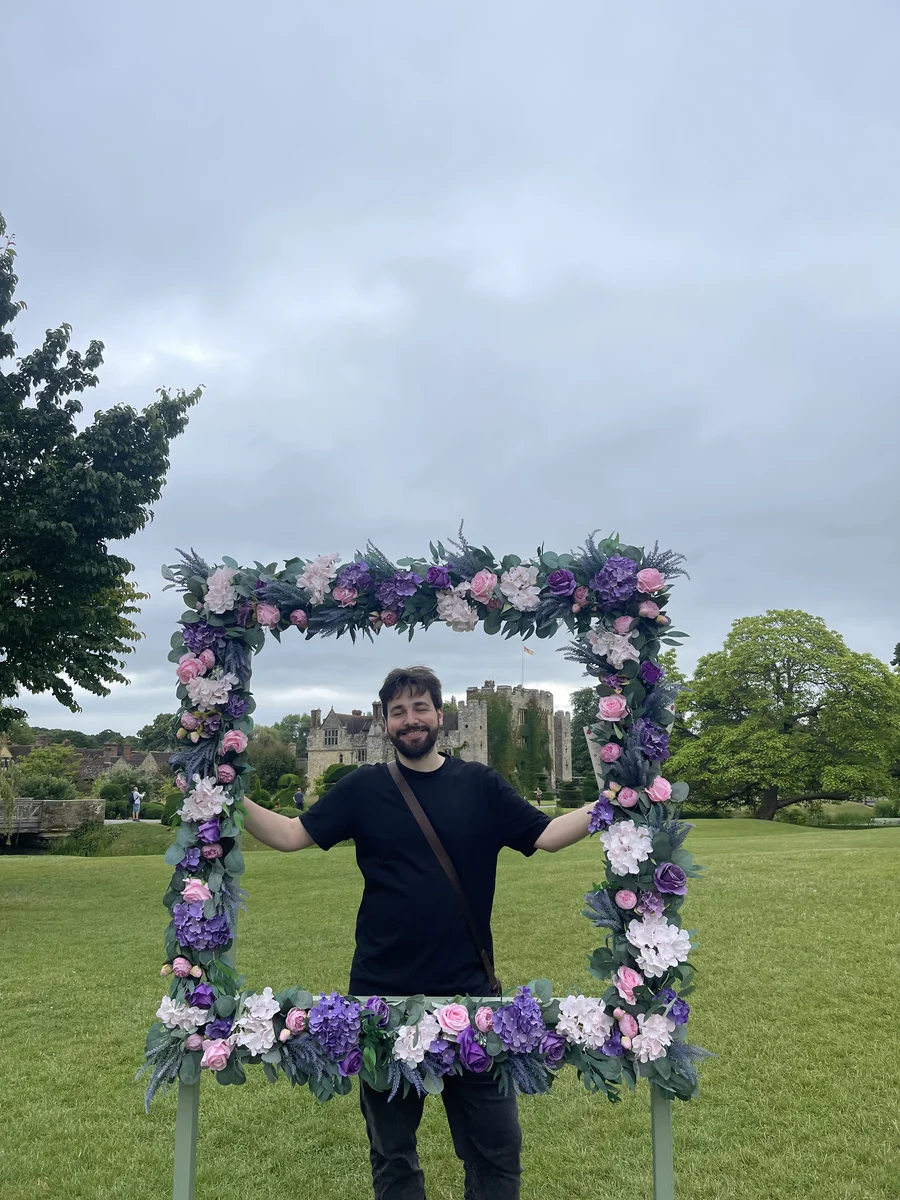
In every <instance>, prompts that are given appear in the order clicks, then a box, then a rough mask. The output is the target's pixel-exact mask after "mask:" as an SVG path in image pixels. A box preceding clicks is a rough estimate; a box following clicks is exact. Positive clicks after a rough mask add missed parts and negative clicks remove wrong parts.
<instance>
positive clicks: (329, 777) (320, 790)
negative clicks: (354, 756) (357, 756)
mask: <svg viewBox="0 0 900 1200" xmlns="http://www.w3.org/2000/svg"><path fill="white" fill-rule="evenodd" d="M357 766H358V763H332V764H331V766H330V767H326V768H325V770H324V771H323V773H322V774H321V775H319V776H318V778H317V779H316V780H315V782H314V784H313V787H314V788H315V792H316V795H317V796H324V795H325V793H326V792H327V791H328V790H329V789H330V788H333V787H334V785H335V784H336V783H337V781H338V780H339V779H343V778H344V776H345V775H349V774H350V772H351V771H355V770H356V769H357Z"/></svg>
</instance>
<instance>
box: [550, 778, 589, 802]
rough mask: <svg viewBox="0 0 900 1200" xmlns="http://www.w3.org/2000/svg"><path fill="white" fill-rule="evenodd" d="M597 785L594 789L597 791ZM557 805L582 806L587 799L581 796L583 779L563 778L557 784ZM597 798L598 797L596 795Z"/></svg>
mask: <svg viewBox="0 0 900 1200" xmlns="http://www.w3.org/2000/svg"><path fill="white" fill-rule="evenodd" d="M596 790H597V789H596V787H595V788H594V791H595V792H596ZM556 794H557V805H558V807H559V808H564V809H570V808H581V806H582V804H584V803H585V801H584V800H583V799H582V798H581V781H580V780H577V779H570V780H565V779H563V780H561V781H560V782H558V783H557V785H556ZM595 798H596V797H595Z"/></svg>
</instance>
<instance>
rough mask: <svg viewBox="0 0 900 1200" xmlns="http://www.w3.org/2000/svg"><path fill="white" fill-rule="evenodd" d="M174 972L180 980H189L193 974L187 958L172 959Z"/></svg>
mask: <svg viewBox="0 0 900 1200" xmlns="http://www.w3.org/2000/svg"><path fill="white" fill-rule="evenodd" d="M172 970H173V971H174V972H175V974H176V975H177V976H178V978H179V979H187V977H188V975H190V973H191V964H190V963H189V962H188V960H187V959H186V958H174V959H172Z"/></svg>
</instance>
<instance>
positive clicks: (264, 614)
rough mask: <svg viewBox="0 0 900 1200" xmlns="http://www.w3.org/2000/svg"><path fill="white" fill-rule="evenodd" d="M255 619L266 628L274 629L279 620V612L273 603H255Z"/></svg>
mask: <svg viewBox="0 0 900 1200" xmlns="http://www.w3.org/2000/svg"><path fill="white" fill-rule="evenodd" d="M256 619H257V621H258V622H259V623H260V625H265V627H266V629H274V628H275V626H276V625H277V624H278V622H279V621H280V620H281V613H280V612H279V610H278V606H277V605H275V604H257V606H256Z"/></svg>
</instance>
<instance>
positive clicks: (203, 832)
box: [197, 817, 222, 842]
mask: <svg viewBox="0 0 900 1200" xmlns="http://www.w3.org/2000/svg"><path fill="white" fill-rule="evenodd" d="M221 836H222V830H221V828H220V826H219V818H218V817H213V818H212V819H211V820H209V821H204V822H203V824H202V825H198V826H197V837H198V838H199V839H200V841H201V842H217V841H218V840H219V838H220V837H221Z"/></svg>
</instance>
